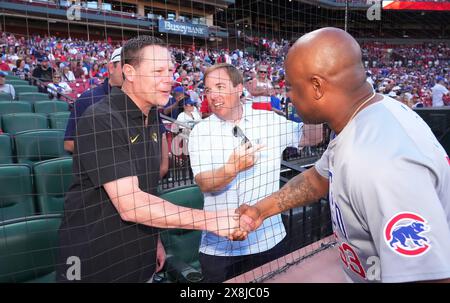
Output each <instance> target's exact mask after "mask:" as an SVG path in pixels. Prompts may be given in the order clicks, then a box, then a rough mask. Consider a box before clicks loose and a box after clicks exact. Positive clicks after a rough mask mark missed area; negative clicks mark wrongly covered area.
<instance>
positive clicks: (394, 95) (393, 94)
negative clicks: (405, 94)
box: [388, 92, 397, 98]
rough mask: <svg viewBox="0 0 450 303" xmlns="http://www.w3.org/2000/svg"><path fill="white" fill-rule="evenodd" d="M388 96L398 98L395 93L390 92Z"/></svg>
mask: <svg viewBox="0 0 450 303" xmlns="http://www.w3.org/2000/svg"><path fill="white" fill-rule="evenodd" d="M388 96H389V97H391V98H396V97H397V94H396V93H395V92H390V93H389V94H388Z"/></svg>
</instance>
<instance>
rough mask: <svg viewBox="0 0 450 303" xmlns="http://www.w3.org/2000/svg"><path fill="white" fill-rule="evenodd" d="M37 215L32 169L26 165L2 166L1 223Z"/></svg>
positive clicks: (0, 166)
mask: <svg viewBox="0 0 450 303" xmlns="http://www.w3.org/2000/svg"><path fill="white" fill-rule="evenodd" d="M35 213H36V209H35V205H34V194H33V183H32V176H31V167H30V166H29V165H25V164H3V165H0V221H5V220H9V219H15V218H21V217H25V216H32V215H34V214H35Z"/></svg>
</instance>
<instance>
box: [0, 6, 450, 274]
mask: <svg viewBox="0 0 450 303" xmlns="http://www.w3.org/2000/svg"><path fill="white" fill-rule="evenodd" d="M405 5H406V6H405ZM0 11H1V16H0V28H1V37H0V47H1V56H2V62H1V65H0V70H1V71H2V74H1V77H0V92H1V94H0V115H1V124H0V126H1V134H0V188H1V190H0V230H1V232H0V281H2V282H28V281H34V282H50V281H59V282H63V281H64V282H66V281H75V282H77V281H81V282H147V281H153V282H169V281H170V282H174V281H178V282H224V281H227V280H229V281H238V282H261V281H264V280H266V279H268V278H271V277H273V276H274V275H275V274H277V273H279V272H281V271H284V270H286V269H287V268H288V267H290V266H292V265H293V264H296V263H298V262H301V261H303V260H305V259H308V258H309V256H313V255H314V254H315V253H317V252H319V251H321V250H323V249H328V248H330V247H333V245H334V244H335V239H334V238H333V237H331V235H332V233H333V230H332V220H331V218H332V216H336V214H331V211H330V206H329V201H328V197H327V196H326V195H325V196H324V197H322V198H319V199H316V200H317V201H315V202H314V203H313V202H312V201H311V203H310V204H308V205H301V206H295V207H291V208H290V209H283V210H282V211H281V210H280V213H279V214H277V215H274V216H271V217H270V218H268V219H266V220H265V221H264V223H263V224H262V225H261V227H259V228H258V229H257V231H254V232H251V233H249V234H248V237H247V239H246V240H243V241H232V240H229V239H228V238H227V236H230V235H231V234H232V233H233V232H234V231H235V230H236V228H237V229H239V226H238V224H239V220H237V219H236V214H235V213H234V211H235V209H237V208H239V207H240V206H242V205H243V204H249V205H254V204H256V203H257V202H258V201H261V200H263V199H265V198H266V197H268V196H270V195H272V194H273V193H275V192H277V190H278V189H279V188H281V187H283V186H284V185H285V184H286V183H287V182H288V181H289V180H291V179H293V178H295V177H296V176H297V175H299V174H300V173H301V172H304V171H305V170H307V169H308V168H310V167H312V166H313V165H314V163H315V162H316V161H317V160H318V159H319V158H320V157H321V155H322V154H323V153H324V151H325V150H326V148H327V145H328V143H329V141H330V139H332V138H333V137H334V133H333V132H332V131H331V129H330V127H329V126H327V125H315V126H313V125H309V124H303V121H302V115H301V114H299V113H298V111H297V109H296V107H295V106H294V104H293V102H292V101H291V100H290V96H289V92H288V87H289V83H286V68H285V65H284V63H285V59H286V55H287V53H288V51H289V49H290V47H291V46H292V44H293V43H294V42H295V40H296V39H298V38H299V37H301V36H302V35H304V34H305V33H308V32H311V31H313V30H316V29H319V28H323V27H336V28H340V29H343V30H345V31H347V32H348V33H350V34H351V35H352V36H353V37H354V38H355V39H356V40H357V41H358V43H359V44H360V46H361V49H362V62H363V65H364V67H365V69H366V72H367V81H369V82H370V83H371V85H372V86H373V88H374V90H375V91H376V92H378V93H381V94H385V95H388V96H390V97H392V98H394V99H396V100H398V101H399V102H402V103H404V104H405V105H406V106H409V107H411V108H416V107H432V106H436V105H449V104H450V99H449V98H448V95H447V96H444V97H443V98H442V100H441V103H442V104H435V102H436V101H434V100H433V91H432V88H433V87H434V86H435V84H436V83H437V82H438V81H440V80H439V79H442V81H444V82H446V83H448V80H449V58H450V48H449V46H448V41H449V39H450V28H449V23H448V20H449V17H450V13H449V11H450V7H449V2H448V1H444V0H442V1H437V0H435V1H431V0H429V1H375V0H374V1H365V0H359V1H358V0H353V1H350V0H348V1H345V0H315V1H313V0H303V1H299V0H296V1H295V0H293V1H291V0H289V1H282V0H264V1H259V0H251V1H242V0H236V1H233V0H215V1H179V0H166V1H153V0H152V1H138V0H129V1H111V0H99V1H87V2H86V1H63V0H61V1H45V0H33V1H31V0H30V1H26V0H11V1H4V0H1V1H0ZM133 39H134V40H133ZM120 47H121V49H119V48H120ZM219 64H220V65H219ZM217 65H219V67H218V68H217ZM440 121H441V120H440ZM442 121H444V122H442V123H447V122H448V118H447V117H444V118H443V120H442ZM445 121H447V122H445ZM444 131H445V130H442V132H444ZM291 206H292V205H291ZM280 209H281V208H280ZM160 242H162V244H161V243H160ZM161 246H163V247H165V254H166V259H165V262H162V261H161V260H162V259H164V258H162V257H161V256H160V253H161V251H162V250H161V249H160V247H161ZM343 258H344V259H345V258H346V257H345V256H344V257H343ZM162 263H164V266H162ZM267 264H269V265H267ZM344 264H347V267H348V266H351V264H350V265H349V263H345V262H344ZM160 265H161V266H160ZM264 266H265V267H264ZM155 271H158V273H157V274H156V275H155V274H154V273H155ZM233 279H234V280H233ZM292 282H296V281H292ZM298 282H301V281H298Z"/></svg>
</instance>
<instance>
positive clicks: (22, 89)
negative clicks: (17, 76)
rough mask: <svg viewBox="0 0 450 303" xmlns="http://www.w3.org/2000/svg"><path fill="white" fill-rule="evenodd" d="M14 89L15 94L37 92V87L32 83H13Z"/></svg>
mask: <svg viewBox="0 0 450 303" xmlns="http://www.w3.org/2000/svg"><path fill="white" fill-rule="evenodd" d="M14 89H15V90H16V94H18V95H19V97H20V95H21V94H23V93H37V92H38V90H39V88H38V87H37V86H33V85H15V86H14Z"/></svg>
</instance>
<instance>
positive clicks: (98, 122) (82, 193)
mask: <svg viewBox="0 0 450 303" xmlns="http://www.w3.org/2000/svg"><path fill="white" fill-rule="evenodd" d="M158 119H159V116H158V113H157V110H156V109H155V108H153V109H152V110H150V112H149V114H148V123H147V124H148V125H147V126H146V125H145V116H144V115H143V114H142V112H141V111H140V110H139V108H138V107H137V106H136V104H135V103H134V102H133V101H132V100H131V99H130V98H128V96H127V95H126V94H124V93H123V92H122V91H121V90H120V89H118V88H116V87H114V88H112V90H111V94H110V95H109V96H106V97H105V98H104V99H103V100H102V101H100V102H98V103H96V104H94V105H92V106H90V107H89V108H88V109H87V110H86V111H85V112H84V114H83V115H82V116H81V118H80V119H79V120H78V122H77V134H76V137H75V150H74V151H75V152H74V155H73V178H74V180H73V183H72V185H71V187H70V189H69V191H68V193H67V195H66V200H65V209H64V218H63V222H62V225H61V227H60V230H59V238H60V249H59V254H58V267H57V279H58V280H59V281H65V280H66V271H67V270H68V269H69V270H70V266H71V265H72V264H69V265H67V264H66V262H67V258H69V257H71V256H77V257H79V258H80V261H81V282H145V281H148V280H149V279H150V278H151V276H152V274H153V273H154V271H155V262H156V243H157V236H158V229H157V228H152V227H148V226H145V225H141V224H135V223H129V222H125V221H123V220H122V219H121V217H120V215H119V213H118V211H117V210H116V208H115V207H114V205H113V204H112V202H111V200H110V199H109V197H108V195H107V193H106V191H105V190H104V188H103V186H102V185H103V184H105V183H108V182H110V181H114V180H117V179H120V178H123V177H127V176H137V177H138V179H139V188H140V189H141V190H142V191H144V192H147V193H150V194H155V193H156V191H157V186H158V179H159V167H160V159H161V151H160V146H161V135H160V133H159V121H158Z"/></svg>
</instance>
